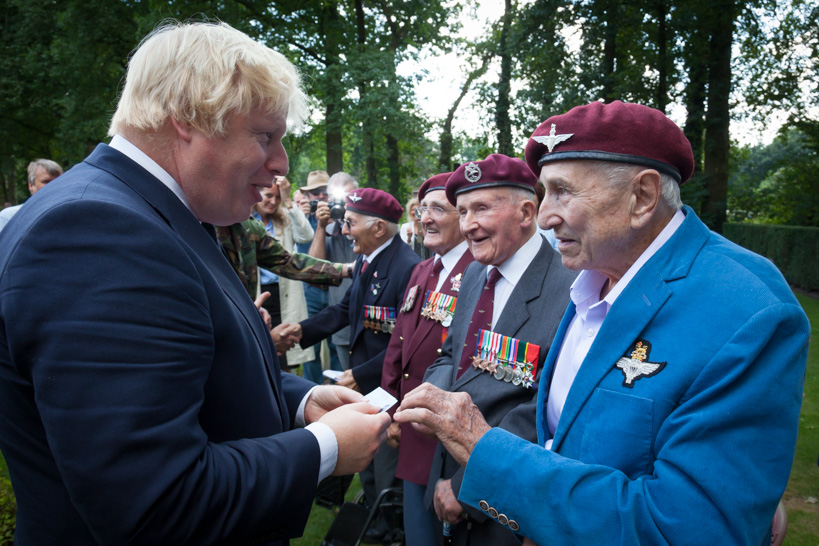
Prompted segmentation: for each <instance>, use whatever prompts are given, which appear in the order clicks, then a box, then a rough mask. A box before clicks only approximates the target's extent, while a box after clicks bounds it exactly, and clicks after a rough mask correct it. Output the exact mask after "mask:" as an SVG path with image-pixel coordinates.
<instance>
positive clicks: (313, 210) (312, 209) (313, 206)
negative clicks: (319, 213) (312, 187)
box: [310, 199, 319, 214]
mask: <svg viewBox="0 0 819 546" xmlns="http://www.w3.org/2000/svg"><path fill="white" fill-rule="evenodd" d="M318 203H319V202H318V199H313V200H312V201H310V214H315V213H316V209H317V208H318Z"/></svg>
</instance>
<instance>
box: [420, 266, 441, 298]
mask: <svg viewBox="0 0 819 546" xmlns="http://www.w3.org/2000/svg"><path fill="white" fill-rule="evenodd" d="M443 269H444V261H443V260H442V259H441V258H438V259H437V260H435V265H433V266H432V273H430V274H429V279H427V288H426V290H435V288H436V287H437V286H438V276H439V275H440V274H441V271H443ZM426 290H425V291H424V292H425V293H426Z"/></svg>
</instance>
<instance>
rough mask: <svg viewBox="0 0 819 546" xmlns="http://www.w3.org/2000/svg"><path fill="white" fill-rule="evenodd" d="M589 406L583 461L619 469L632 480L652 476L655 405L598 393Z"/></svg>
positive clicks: (602, 392) (594, 395)
mask: <svg viewBox="0 0 819 546" xmlns="http://www.w3.org/2000/svg"><path fill="white" fill-rule="evenodd" d="M588 404H589V406H588V409H587V410H586V411H587V412H588V419H587V421H586V426H585V429H584V431H583V441H582V444H581V446H580V460H581V461H583V462H584V463H593V464H602V465H606V466H609V467H612V468H616V469H618V470H620V471H622V472H623V473H625V474H626V475H627V476H628V477H629V478H630V479H635V478H637V477H638V476H641V475H644V474H646V473H648V472H649V471H650V468H651V465H652V455H651V444H652V439H653V418H654V401H653V400H650V399H648V398H640V397H637V396H633V395H630V394H625V393H620V392H615V391H610V390H606V389H595V391H594V394H593V395H592V397H591V399H590V400H589V402H588Z"/></svg>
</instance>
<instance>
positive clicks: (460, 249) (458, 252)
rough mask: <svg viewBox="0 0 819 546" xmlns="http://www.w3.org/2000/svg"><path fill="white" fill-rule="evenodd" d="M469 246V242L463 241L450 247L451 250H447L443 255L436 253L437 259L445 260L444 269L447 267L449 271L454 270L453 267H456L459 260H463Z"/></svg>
mask: <svg viewBox="0 0 819 546" xmlns="http://www.w3.org/2000/svg"><path fill="white" fill-rule="evenodd" d="M467 248H469V245H468V244H467V242H466V241H461V242H460V243H459V244H457V245H455V246H454V247H452V248H450V249H449V252H447V253H446V254H444V255H443V256H439V255H438V254H436V255H435V261H438V260H441V261H443V262H444V269H446V270H447V272H449V271H452V270H453V269H455V266H456V265H458V262H459V261H460V260H461V257H462V256H463V255H464V252H466V249H467ZM433 263H435V262H433Z"/></svg>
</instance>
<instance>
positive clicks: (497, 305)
mask: <svg viewBox="0 0 819 546" xmlns="http://www.w3.org/2000/svg"><path fill="white" fill-rule="evenodd" d="M541 245H543V237H541V236H540V234H538V233H537V232H535V233H533V234H532V236H531V237H530V238H529V240H528V241H526V242H525V243H523V245H522V246H521V247H520V248H519V249H518V250H517V252H515V253H514V254H512V256H511V257H510V258H509V259H507V260H506V261H505V262H503V263H502V264H500V267H498V270H500V273H501V276H502V278H501V279H500V280H498V282H497V283H496V284H495V297H494V302H493V304H492V329H493V330H494V329H495V325H496V324H497V323H498V319H499V318H500V316H501V313H503V308H504V307H506V302H508V301H509V296H511V295H512V291H513V290H514V289H515V286H517V284H518V281H520V278H521V277H522V276H523V273H524V272H526V269H527V268H528V267H529V264H531V263H532V260H534V259H535V256H537V253H538V252H540V247H541ZM494 267H495V266H490V267H487V268H486V275H487V278H488V277H489V273H490V272H491V271H492V269H493V268H494Z"/></svg>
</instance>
